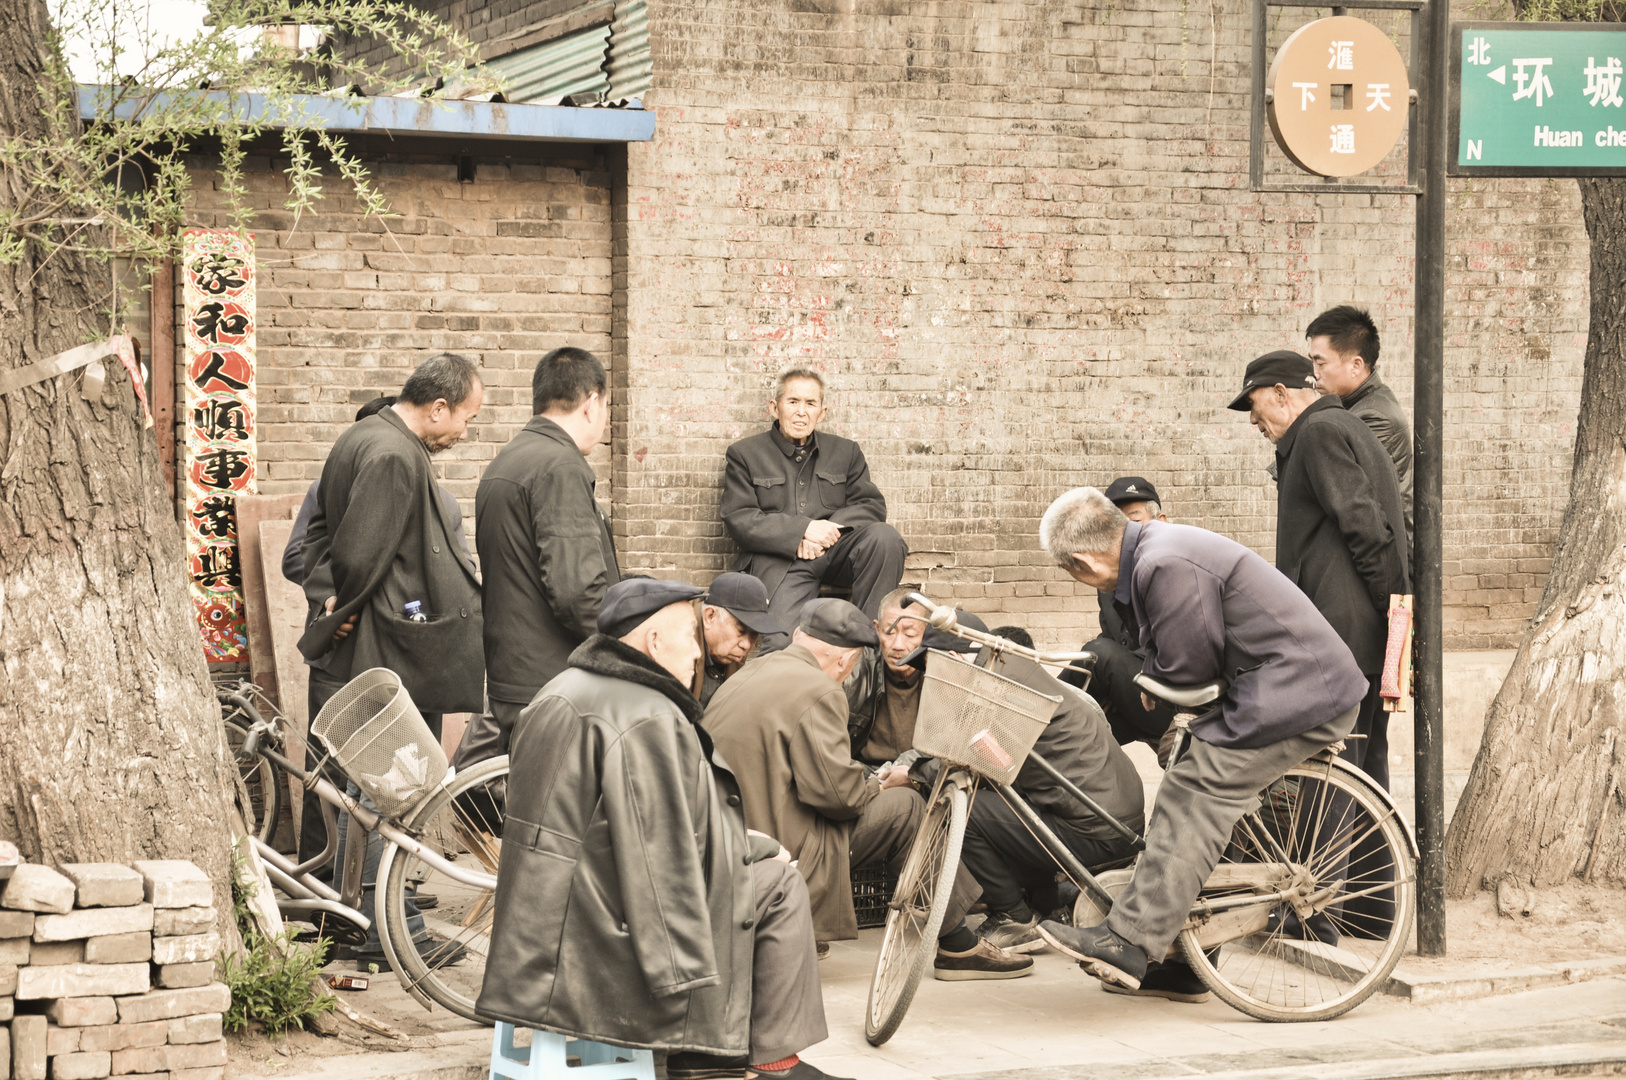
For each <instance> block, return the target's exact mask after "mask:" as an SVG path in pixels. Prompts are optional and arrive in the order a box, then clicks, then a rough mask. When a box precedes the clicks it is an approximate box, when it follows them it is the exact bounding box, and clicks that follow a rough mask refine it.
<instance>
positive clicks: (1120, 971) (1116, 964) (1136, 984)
mask: <svg viewBox="0 0 1626 1080" xmlns="http://www.w3.org/2000/svg"><path fill="white" fill-rule="evenodd" d="M1039 936H1040V937H1042V938H1044V939H1045V940H1046V941H1048V942H1049V943H1050V944H1051V945H1053V946H1055V947H1056V948H1057V949H1059V950H1060V951H1062V952H1064V953H1066V954H1067V955H1068V956H1071V957H1072V958H1073V959H1074V960H1077V961H1079V962H1080V963H1081V964H1082V965H1083V967H1084V970H1085V971H1087V972H1089V973H1090V974H1091V975H1094V976H1095V977H1096V978H1097V979H1100V980H1101V981H1102V982H1113V983H1117V984H1118V985H1119V986H1127V987H1129V989H1131V990H1138V989H1140V980H1141V976H1143V975H1145V974H1146V953H1144V952H1143V951H1141V948H1140V946H1138V945H1131V944H1130V943H1129V942H1127V941H1125V940H1124V939H1123V938H1121V937H1119V936H1118V935H1117V934H1114V933H1113V932H1112V931H1111V930H1108V929H1107V926H1106V923H1101V924H1099V925H1097V926H1063V925H1062V924H1061V923H1058V922H1049V921H1045V922H1042V923H1040V924H1039Z"/></svg>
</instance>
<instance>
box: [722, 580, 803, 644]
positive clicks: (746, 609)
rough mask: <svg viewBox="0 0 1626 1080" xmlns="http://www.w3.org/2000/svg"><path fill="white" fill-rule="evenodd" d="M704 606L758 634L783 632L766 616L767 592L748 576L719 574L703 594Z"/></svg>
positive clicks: (760, 584)
mask: <svg viewBox="0 0 1626 1080" xmlns="http://www.w3.org/2000/svg"><path fill="white" fill-rule="evenodd" d="M706 603H708V604H710V605H711V606H712V607H720V608H722V609H723V610H724V611H726V612H728V613H729V614H730V615H732V616H734V617H735V618H736V619H738V620H739V621H740V625H742V626H744V627H745V628H746V629H748V630H755V631H756V632H757V633H759V634H783V633H784V632H785V628H784V627H783V626H780V625H779V623H778V622H776V621H775V620H774V617H773V616H772V615H769V614H768V590H767V589H766V588H765V587H763V584H762V581H761V580H760V579H758V578H756V577H753V576H751V575H750V574H741V573H736V572H730V573H727V574H718V575H717V578H716V580H715V581H713V582H712V583H711V588H709V589H707V590H706Z"/></svg>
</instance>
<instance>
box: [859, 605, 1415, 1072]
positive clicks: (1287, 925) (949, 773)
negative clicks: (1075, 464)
mask: <svg viewBox="0 0 1626 1080" xmlns="http://www.w3.org/2000/svg"><path fill="white" fill-rule="evenodd" d="M910 599H911V600H913V601H914V602H915V603H917V604H919V605H920V606H921V607H922V608H923V609H924V610H925V611H926V613H927V615H926V617H925V618H921V617H920V616H917V615H913V614H911V613H908V612H905V614H904V615H903V617H904V618H915V619H918V620H919V621H921V622H924V623H926V624H927V625H928V626H930V627H933V628H935V629H938V630H942V631H945V632H948V633H953V634H955V635H957V636H959V637H962V638H965V639H967V640H969V641H972V642H975V643H976V644H979V645H982V646H984V651H983V655H982V657H981V663H980V664H973V663H970V662H968V661H966V660H962V659H960V658H959V657H957V656H955V655H954V654H952V653H947V652H939V651H937V650H930V651H928V653H927V660H926V674H925V681H924V683H923V685H922V689H921V697H920V706H919V712H918V717H917V720H916V726H915V748H916V749H917V750H919V751H920V752H921V753H922V754H923V755H925V756H930V757H936V758H938V759H939V760H941V761H942V762H943V763H944V766H945V767H944V768H942V769H941V770H940V771H939V774H938V778H937V781H936V783H935V785H934V786H933V788H932V791H931V793H930V795H929V796H928V807H929V809H928V812H927V815H926V820H925V822H924V823H923V824H922V825H921V828H920V831H919V833H918V834H916V837H915V843H914V847H913V848H912V849H911V850H910V853H909V858H908V860H907V861H906V863H905V866H904V869H903V872H902V873H901V874H900V875H899V879H898V886H897V889H896V890H895V892H894V893H893V898H892V902H891V904H890V905H889V908H890V910H889V912H888V915H887V923H886V930H885V934H884V936H883V938H882V941H881V949H880V953H879V954H878V955H877V957H876V964H875V974H874V977H873V979H872V980H871V983H870V993H869V1000H868V1002H867V1005H866V1008H865V1025H864V1035H865V1038H866V1039H867V1040H868V1041H869V1042H870V1044H871V1045H874V1046H879V1045H881V1044H882V1043H884V1042H886V1040H887V1039H889V1038H891V1037H892V1035H893V1033H894V1032H895V1031H897V1028H898V1025H899V1024H900V1023H902V1021H903V1017H904V1015H905V1013H906V1012H907V1011H908V1008H909V1005H910V1003H911V1001H912V1000H913V998H914V994H915V990H916V988H917V987H918V985H919V982H920V978H921V976H922V974H923V973H924V972H925V970H926V968H927V967H928V965H930V963H931V960H932V955H933V952H934V950H935V948H936V942H937V934H938V931H939V930H940V929H941V928H942V922H943V916H944V913H945V912H946V910H947V908H948V903H949V892H950V890H951V888H952V886H953V881H954V873H955V868H956V864H957V863H958V861H959V854H960V845H961V842H962V840H963V838H964V836H965V828H966V819H967V816H968V814H969V812H970V806H971V804H972V800H973V799H974V798H975V796H976V794H977V792H978V791H979V790H980V789H982V788H984V787H992V788H993V789H994V790H995V791H996V792H997V793H998V794H999V796H1000V797H1002V798H1003V799H1004V800H1005V801H1006V802H1007V803H1008V804H1009V805H1010V807H1011V809H1012V810H1013V811H1014V812H1015V813H1016V814H1017V816H1018V817H1019V818H1021V819H1022V821H1023V822H1024V823H1025V824H1026V826H1027V827H1028V828H1029V829H1030V830H1031V831H1032V832H1033V834H1034V836H1035V838H1036V839H1038V840H1039V842H1040V843H1041V844H1042V845H1043V846H1044V848H1045V849H1046V850H1047V851H1048V852H1049V854H1050V855H1051V857H1052V858H1054V859H1055V861H1056V863H1057V864H1058V865H1059V866H1060V867H1061V869H1062V870H1063V871H1064V872H1065V873H1066V874H1067V875H1068V877H1070V878H1071V879H1072V880H1073V882H1074V884H1076V885H1077V886H1078V887H1079V889H1080V897H1079V901H1078V904H1077V905H1076V908H1075V912H1074V922H1075V924H1076V925H1090V924H1093V923H1096V922H1099V921H1101V919H1103V918H1105V917H1106V914H1107V913H1108V912H1109V911H1111V909H1112V903H1113V899H1114V897H1115V896H1116V895H1117V894H1118V893H1120V892H1122V890H1123V888H1124V887H1125V886H1126V885H1127V884H1128V883H1129V881H1130V880H1131V878H1132V871H1129V870H1113V871H1109V872H1106V873H1103V874H1102V875H1101V876H1100V877H1097V876H1096V875H1095V874H1093V873H1091V871H1090V870H1089V869H1088V868H1087V867H1085V866H1083V865H1082V864H1081V863H1080V862H1079V860H1078V858H1077V856H1075V855H1074V854H1073V853H1072V851H1071V850H1070V849H1069V848H1068V847H1067V846H1066V845H1065V844H1064V843H1063V842H1062V841H1061V840H1060V839H1059V838H1058V837H1056V835H1055V834H1054V833H1053V832H1052V831H1051V830H1050V829H1049V827H1048V826H1046V825H1045V823H1044V821H1043V819H1042V818H1040V816H1039V814H1038V813H1037V812H1036V811H1035V810H1034V809H1033V807H1032V806H1030V805H1029V804H1028V802H1027V801H1026V800H1025V799H1024V798H1023V797H1022V795H1021V794H1020V793H1019V792H1018V791H1017V790H1016V789H1015V788H1013V787H1012V786H1011V782H1012V781H1013V780H1015V778H1016V775H1017V773H1018V772H1019V771H1020V769H1021V767H1022V765H1023V764H1024V762H1026V761H1032V762H1033V763H1035V764H1037V765H1039V766H1040V767H1041V768H1042V769H1043V770H1044V771H1046V772H1047V773H1049V775H1050V776H1051V777H1052V778H1053V779H1055V780H1057V781H1059V782H1060V783H1061V785H1062V787H1063V788H1064V790H1066V791H1068V792H1069V794H1070V795H1071V796H1072V797H1073V798H1075V799H1078V800H1079V801H1080V802H1081V803H1082V804H1083V805H1084V806H1085V807H1086V808H1087V809H1088V810H1089V811H1090V812H1091V813H1092V814H1094V815H1095V816H1097V817H1099V818H1100V819H1102V820H1103V821H1105V822H1106V823H1107V824H1108V825H1110V826H1112V827H1113V828H1114V829H1115V830H1117V831H1118V832H1119V833H1120V835H1124V836H1126V837H1134V839H1135V842H1136V843H1135V846H1136V847H1137V848H1144V840H1143V838H1141V837H1140V836H1138V835H1137V834H1135V833H1134V832H1133V830H1130V829H1128V828H1127V827H1125V826H1124V825H1123V823H1122V822H1120V821H1118V820H1117V819H1116V818H1114V817H1112V815H1110V814H1108V813H1107V812H1106V811H1104V810H1103V809H1102V808H1101V807H1100V806H1099V805H1097V804H1096V803H1095V802H1094V801H1093V800H1091V799H1090V798H1089V797H1088V796H1087V795H1085V793H1084V792H1082V791H1080V790H1079V789H1078V787H1077V786H1076V785H1074V784H1072V783H1071V782H1069V781H1068V780H1067V779H1066V778H1065V777H1064V776H1062V775H1061V774H1060V773H1059V772H1058V771H1057V770H1056V769H1055V768H1054V767H1053V766H1052V765H1050V763H1049V762H1046V761H1044V760H1043V758H1042V757H1040V756H1039V755H1037V754H1033V753H1031V751H1032V748H1033V744H1034V743H1035V742H1036V741H1037V739H1038V737H1039V734H1040V733H1041V731H1042V730H1043V728H1044V726H1045V725H1046V724H1048V723H1049V720H1050V716H1051V715H1052V714H1053V713H1054V711H1055V708H1056V706H1057V705H1059V704H1060V702H1061V701H1062V699H1061V698H1060V697H1051V696H1049V695H1047V694H1043V693H1040V692H1039V691H1037V690H1033V689H1031V688H1029V687H1027V686H1025V685H1023V684H1021V683H1017V682H1014V681H1013V680H1010V679H1007V678H1005V677H1004V676H1002V675H1000V674H998V673H997V672H995V671H993V670H991V669H992V667H993V666H994V665H995V663H997V661H998V658H999V656H1000V655H1001V654H1003V653H1010V654H1012V655H1015V656H1021V657H1025V658H1027V659H1029V660H1032V661H1034V662H1036V663H1040V664H1066V663H1070V662H1072V661H1074V660H1084V659H1088V658H1089V657H1090V654H1088V653H1043V652H1038V651H1036V650H1033V649H1027V648H1024V647H1022V646H1020V645H1017V644H1016V643H1015V642H1012V641H1010V640H1008V639H1005V638H1000V637H996V636H994V635H992V634H986V633H982V632H980V631H976V630H971V629H968V628H965V627H961V626H959V625H958V623H957V622H956V621H955V618H954V611H953V609H952V608H948V607H940V606H938V605H936V604H934V603H932V602H931V601H930V600H928V599H927V598H926V597H924V596H922V595H921V594H919V593H913V594H911V596H910ZM1136 681H1137V683H1139V685H1140V686H1141V687H1142V689H1144V690H1146V691H1147V692H1148V693H1150V694H1152V695H1154V696H1156V697H1159V698H1162V699H1163V700H1165V701H1168V702H1169V703H1170V704H1172V705H1174V706H1176V707H1177V708H1180V709H1182V710H1185V711H1182V712H1181V713H1180V714H1179V715H1177V716H1176V718H1175V724H1176V725H1177V727H1178V734H1177V739H1176V746H1175V751H1174V753H1173V754H1172V755H1171V757H1170V764H1171V765H1172V764H1173V762H1175V761H1177V760H1179V757H1180V753H1181V751H1182V750H1183V749H1184V743H1185V740H1186V739H1187V738H1189V732H1188V729H1189V727H1190V725H1191V724H1192V723H1194V722H1197V721H1199V720H1201V719H1206V718H1207V717H1208V716H1210V715H1212V714H1213V712H1215V711H1217V709H1218V706H1217V705H1216V704H1215V703H1216V702H1218V701H1219V700H1220V699H1221V698H1222V696H1223V695H1224V693H1225V690H1226V684H1225V683H1224V682H1214V683H1209V684H1206V685H1203V686H1197V687H1174V686H1166V685H1164V684H1161V683H1158V682H1157V681H1156V680H1154V679H1151V678H1150V677H1148V676H1145V675H1142V676H1139V677H1138V678H1137V680H1136ZM1205 707H1212V708H1211V710H1210V711H1209V712H1206V713H1203V714H1202V715H1201V716H1199V715H1198V714H1197V713H1196V712H1193V711H1190V710H1196V709H1203V708H1205ZM1342 748H1343V744H1342V743H1338V744H1334V745H1333V746H1331V747H1329V748H1327V749H1326V750H1324V751H1323V752H1321V753H1319V754H1316V755H1315V756H1314V757H1312V758H1310V759H1309V760H1308V761H1306V762H1304V763H1303V764H1301V765H1298V766H1295V767H1294V768H1292V769H1290V770H1288V772H1287V774H1286V775H1285V776H1284V777H1283V778H1282V779H1281V780H1280V781H1277V782H1276V783H1274V784H1272V785H1270V786H1269V787H1268V788H1267V789H1266V790H1265V791H1264V792H1262V793H1261V796H1262V798H1261V803H1260V807H1259V809H1257V810H1254V811H1252V812H1250V813H1248V814H1246V815H1244V816H1243V817H1242V819H1241V820H1240V821H1238V822H1237V824H1236V826H1235V828H1234V829H1233V831H1232V839H1231V843H1230V845H1229V846H1228V848H1227V849H1226V851H1225V853H1224V855H1223V856H1222V857H1221V861H1220V864H1219V866H1217V867H1216V868H1215V870H1214V872H1213V873H1212V874H1211V875H1210V876H1209V878H1208V880H1207V882H1206V883H1205V884H1204V886H1203V890H1202V892H1201V894H1200V895H1199V897H1198V900H1197V902H1196V904H1195V905H1194V906H1193V907H1192V910H1191V914H1190V916H1189V917H1188V918H1187V920H1186V924H1185V926H1184V927H1183V928H1182V930H1181V931H1180V935H1179V937H1178V938H1177V939H1176V941H1175V944H1174V946H1173V947H1172V948H1171V950H1170V954H1169V955H1170V958H1178V957H1181V956H1183V958H1184V960H1185V962H1186V963H1187V964H1189V965H1190V966H1191V967H1192V969H1193V970H1194V971H1195V972H1196V974H1197V976H1198V978H1200V979H1201V980H1202V982H1203V983H1204V985H1206V986H1207V987H1208V988H1209V989H1210V990H1212V991H1213V992H1214V994H1215V995H1216V996H1218V997H1219V998H1220V1000H1222V1001H1224V1002H1225V1003H1226V1004H1228V1005H1230V1006H1231V1007H1232V1008H1235V1009H1237V1010H1239V1011H1241V1012H1243V1013H1246V1014H1247V1015H1249V1016H1252V1017H1255V1018H1257V1019H1261V1020H1270V1021H1308V1020H1328V1019H1332V1018H1333V1017H1335V1016H1340V1015H1342V1014H1343V1013H1346V1012H1348V1011H1349V1010H1350V1009H1353V1008H1354V1007H1355V1006H1357V1005H1359V1004H1360V1003H1361V1002H1363V1001H1365V1000H1366V999H1367V998H1368V997H1370V996H1371V995H1372V994H1373V993H1375V992H1376V991H1377V990H1378V989H1379V988H1381V987H1382V986H1383V985H1384V984H1385V983H1387V981H1388V978H1389V974H1390V972H1392V971H1393V970H1394V967H1395V965H1396V964H1397V963H1399V961H1400V956H1401V954H1402V952H1404V950H1405V947H1406V944H1407V942H1408V941H1409V940H1410V937H1411V927H1412V922H1413V919H1414V917H1415V909H1416V870H1415V865H1416V858H1417V845H1416V840H1415V839H1414V838H1413V837H1412V834H1411V830H1410V828H1409V826H1408V825H1407V824H1406V822H1405V820H1404V819H1403V818H1402V817H1401V815H1400V811H1399V809H1398V807H1397V806H1396V805H1395V803H1394V801H1393V799H1392V798H1390V796H1389V794H1388V793H1387V792H1385V791H1383V790H1381V789H1379V788H1376V787H1375V786H1373V785H1372V783H1371V781H1370V780H1368V779H1367V778H1366V776H1365V774H1364V773H1361V772H1360V771H1359V770H1357V769H1355V768H1354V767H1353V766H1351V765H1349V764H1348V763H1347V762H1344V761H1342V760H1341V759H1339V758H1338V756H1337V755H1338V752H1339V751H1340V750H1341V749H1342ZM1364 898H1372V904H1373V906H1378V907H1379V908H1380V909H1381V907H1382V906H1383V903H1384V902H1387V903H1388V905H1389V906H1391V907H1392V915H1390V916H1388V917H1384V916H1382V915H1381V913H1380V914H1379V915H1376V916H1373V915H1370V914H1363V915H1362V916H1361V918H1360V920H1359V921H1357V920H1356V919H1355V918H1354V917H1353V916H1352V915H1351V914H1350V913H1349V912H1347V911H1346V905H1348V904H1349V903H1350V902H1351V901H1359V900H1362V899H1364ZM1317 916H1323V917H1325V919H1326V920H1327V921H1328V922H1330V923H1331V924H1332V925H1333V926H1334V927H1336V928H1337V929H1338V930H1339V931H1340V938H1339V942H1338V944H1336V945H1332V944H1325V943H1323V942H1322V941H1319V940H1300V937H1299V936H1296V935H1295V932H1294V931H1295V924H1296V925H1297V927H1304V926H1307V925H1310V924H1311V920H1312V919H1315V918H1316V917H1317ZM1299 933H1302V931H1300V932H1299Z"/></svg>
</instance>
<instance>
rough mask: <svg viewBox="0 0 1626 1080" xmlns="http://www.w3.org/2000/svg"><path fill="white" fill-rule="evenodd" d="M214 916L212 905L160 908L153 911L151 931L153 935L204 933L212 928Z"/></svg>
mask: <svg viewBox="0 0 1626 1080" xmlns="http://www.w3.org/2000/svg"><path fill="white" fill-rule="evenodd" d="M215 918H216V913H215V909H214V908H212V907H182V908H160V909H158V910H157V911H155V912H154V913H153V919H152V933H153V936H154V937H181V936H183V935H186V934H206V933H208V932H209V931H210V930H212V929H214V925H215Z"/></svg>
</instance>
